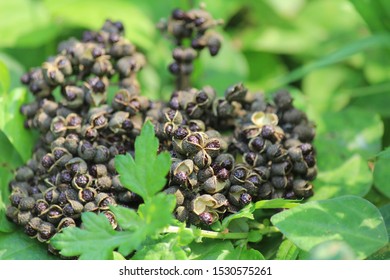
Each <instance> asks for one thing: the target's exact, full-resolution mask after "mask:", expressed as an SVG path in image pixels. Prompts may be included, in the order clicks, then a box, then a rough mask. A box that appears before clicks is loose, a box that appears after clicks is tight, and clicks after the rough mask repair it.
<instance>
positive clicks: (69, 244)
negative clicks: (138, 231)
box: [50, 212, 142, 260]
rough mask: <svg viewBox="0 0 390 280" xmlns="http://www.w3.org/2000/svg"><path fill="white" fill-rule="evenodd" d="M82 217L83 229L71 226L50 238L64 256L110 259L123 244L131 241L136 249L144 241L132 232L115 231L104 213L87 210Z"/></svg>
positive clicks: (85, 258)
mask: <svg viewBox="0 0 390 280" xmlns="http://www.w3.org/2000/svg"><path fill="white" fill-rule="evenodd" d="M81 219H82V222H83V225H84V228H83V229H81V228H76V227H73V228H70V227H69V228H66V229H64V230H63V232H61V233H59V234H56V235H55V236H54V237H53V238H52V239H51V240H50V243H51V244H52V245H53V247H54V248H56V249H58V250H60V253H61V254H62V255H64V256H80V259H84V260H110V259H113V250H114V249H117V248H119V252H120V253H122V252H121V250H120V249H121V247H122V246H123V244H126V243H129V242H131V243H132V247H133V249H134V248H136V247H138V246H139V245H140V244H141V242H142V240H141V239H137V237H138V236H135V235H134V234H132V233H131V232H128V231H115V230H114V229H113V228H112V226H111V224H110V223H109V221H108V220H107V218H106V216H105V215H104V214H99V215H96V214H95V213H92V212H86V213H83V215H82V216H81ZM128 253H129V252H128ZM124 255H126V254H124Z"/></svg>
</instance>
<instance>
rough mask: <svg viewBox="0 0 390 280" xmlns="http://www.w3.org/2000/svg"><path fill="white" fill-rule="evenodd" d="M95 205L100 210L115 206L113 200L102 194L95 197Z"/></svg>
mask: <svg viewBox="0 0 390 280" xmlns="http://www.w3.org/2000/svg"><path fill="white" fill-rule="evenodd" d="M95 203H96V205H97V206H98V207H99V209H101V210H107V209H109V207H110V205H116V201H115V199H114V198H113V197H111V196H109V195H108V194H106V193H103V192H101V193H98V194H97V195H96V197H95Z"/></svg>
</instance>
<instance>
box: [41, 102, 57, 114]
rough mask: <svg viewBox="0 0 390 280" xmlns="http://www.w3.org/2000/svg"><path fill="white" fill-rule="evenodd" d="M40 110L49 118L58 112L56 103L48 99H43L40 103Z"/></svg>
mask: <svg viewBox="0 0 390 280" xmlns="http://www.w3.org/2000/svg"><path fill="white" fill-rule="evenodd" d="M39 105H40V108H42V110H43V111H44V112H45V113H46V114H48V115H49V116H50V117H55V115H56V112H57V110H58V103H57V102H55V101H52V100H49V99H46V98H45V99H43V100H41V102H40V104H39Z"/></svg>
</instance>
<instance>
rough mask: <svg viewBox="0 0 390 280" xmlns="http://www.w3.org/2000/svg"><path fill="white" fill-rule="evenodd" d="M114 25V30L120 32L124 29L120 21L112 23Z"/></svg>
mask: <svg viewBox="0 0 390 280" xmlns="http://www.w3.org/2000/svg"><path fill="white" fill-rule="evenodd" d="M114 25H115V27H116V28H118V31H119V32H122V31H124V29H125V28H124V26H123V23H122V22H121V21H116V22H114Z"/></svg>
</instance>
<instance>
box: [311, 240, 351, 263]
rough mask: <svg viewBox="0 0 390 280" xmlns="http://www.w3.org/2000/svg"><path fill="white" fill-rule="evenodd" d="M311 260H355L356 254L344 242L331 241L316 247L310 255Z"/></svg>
mask: <svg viewBox="0 0 390 280" xmlns="http://www.w3.org/2000/svg"><path fill="white" fill-rule="evenodd" d="M308 258H309V259H311V260H353V259H356V256H355V253H354V252H353V250H352V249H351V247H350V246H348V244H347V243H346V242H344V241H339V240H329V241H326V242H324V243H320V244H318V245H317V246H315V247H314V248H313V249H312V250H311V251H310V252H309V255H308Z"/></svg>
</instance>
